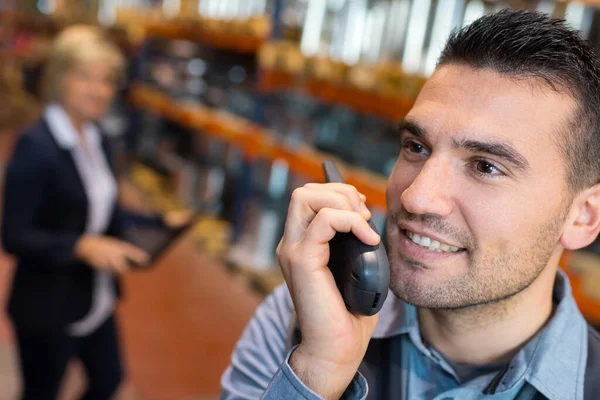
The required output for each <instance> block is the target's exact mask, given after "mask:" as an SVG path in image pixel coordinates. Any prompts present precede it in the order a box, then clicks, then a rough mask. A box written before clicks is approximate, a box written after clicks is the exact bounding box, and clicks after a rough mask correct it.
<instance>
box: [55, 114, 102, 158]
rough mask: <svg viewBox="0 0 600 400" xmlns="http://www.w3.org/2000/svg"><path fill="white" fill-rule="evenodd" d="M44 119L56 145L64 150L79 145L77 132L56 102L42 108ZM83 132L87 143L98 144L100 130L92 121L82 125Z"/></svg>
mask: <svg viewBox="0 0 600 400" xmlns="http://www.w3.org/2000/svg"><path fill="white" fill-rule="evenodd" d="M44 119H45V120H46V122H47V123H48V126H49V127H50V133H52V136H53V137H54V140H55V141H56V143H57V144H58V146H59V147H60V148H62V149H65V150H73V149H74V148H76V147H78V146H79V140H78V133H77V130H76V129H75V127H74V126H73V124H72V123H71V119H70V118H69V116H68V115H67V113H66V112H65V110H64V109H63V108H62V107H61V106H60V105H58V104H50V105H48V106H47V107H46V109H45V110H44ZM83 134H84V137H85V140H86V142H87V143H89V144H91V145H98V144H99V143H100V141H101V136H100V132H99V131H98V128H97V127H96V126H95V125H94V124H93V123H85V124H84V125H83Z"/></svg>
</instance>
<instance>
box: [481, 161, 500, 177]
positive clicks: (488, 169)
mask: <svg viewBox="0 0 600 400" xmlns="http://www.w3.org/2000/svg"><path fill="white" fill-rule="evenodd" d="M477 171H479V172H481V173H482V174H493V173H495V172H498V169H497V168H496V167H494V166H493V165H492V164H490V163H489V162H487V161H479V162H478V163H477Z"/></svg>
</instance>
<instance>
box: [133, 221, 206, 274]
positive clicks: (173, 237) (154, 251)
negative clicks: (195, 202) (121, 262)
mask: <svg viewBox="0 0 600 400" xmlns="http://www.w3.org/2000/svg"><path fill="white" fill-rule="evenodd" d="M201 215H202V212H201V211H195V212H194V213H193V214H192V217H191V218H190V221H189V222H188V223H187V224H185V225H183V226H182V227H180V228H177V229H173V228H169V227H168V226H158V227H157V226H133V227H131V228H128V229H125V231H124V232H123V234H122V235H121V239H122V240H124V241H126V242H128V243H131V244H133V245H134V246H136V247H139V248H140V249H142V250H144V251H145V252H146V253H147V254H148V255H149V256H150V259H149V261H148V263H146V264H138V263H136V262H134V261H132V260H128V263H129V266H130V268H132V269H141V270H143V269H149V268H151V266H152V265H153V264H154V263H155V262H156V261H157V260H158V259H159V258H160V257H162V256H163V255H164V254H165V253H166V252H167V251H168V250H169V249H170V247H171V245H172V244H173V243H175V242H176V241H177V240H179V239H180V238H181V237H182V236H183V235H184V234H185V233H187V232H188V231H189V229H190V228H192V227H193V226H194V225H196V223H197V222H198V220H199V219H200V216H201Z"/></svg>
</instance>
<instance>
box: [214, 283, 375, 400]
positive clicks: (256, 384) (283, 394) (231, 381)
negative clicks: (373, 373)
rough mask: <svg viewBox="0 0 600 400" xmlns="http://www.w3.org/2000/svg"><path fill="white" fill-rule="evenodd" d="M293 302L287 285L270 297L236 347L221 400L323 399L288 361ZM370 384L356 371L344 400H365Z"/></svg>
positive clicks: (227, 370)
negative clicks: (302, 379)
mask: <svg viewBox="0 0 600 400" xmlns="http://www.w3.org/2000/svg"><path fill="white" fill-rule="evenodd" d="M292 316H293V303H292V300H291V297H290V294H289V291H288V289H287V286H285V285H281V286H279V287H278V288H277V289H275V290H274V292H273V293H272V294H271V295H270V296H269V297H267V299H266V300H265V301H264V302H263V304H262V305H261V306H260V307H259V308H258V310H257V311H256V313H255V315H254V317H253V318H252V320H251V321H250V323H249V324H248V326H247V327H246V329H245V330H244V333H243V334H242V336H241V338H240V340H239V341H238V343H237V344H236V346H235V349H234V351H233V354H232V357H231V364H230V365H229V366H228V367H227V369H226V371H225V373H224V374H223V377H222V378H221V389H222V391H221V397H220V399H221V400H257V399H262V400H275V399H277V400H280V399H286V400H288V399H289V400H295V399H298V400H313V399H314V400H317V399H321V398H322V397H320V396H318V395H317V394H316V393H314V392H313V391H312V390H310V389H309V388H308V387H307V386H306V385H304V383H302V381H301V380H300V379H299V378H298V377H297V376H296V374H295V373H294V371H293V370H292V369H291V367H290V365H289V363H288V360H289V357H290V355H291V354H292V352H293V351H294V349H295V347H294V348H291V349H289V348H288V343H289V340H288V335H289V334H291V329H290V324H291V323H292ZM367 391H368V387H367V382H366V380H365V378H364V377H363V376H362V375H361V374H360V373H359V372H357V373H356V375H355V377H354V379H353V380H352V382H351V383H350V385H349V386H348V389H347V390H346V392H345V393H344V395H343V396H342V399H344V400H363V399H366V396H367Z"/></svg>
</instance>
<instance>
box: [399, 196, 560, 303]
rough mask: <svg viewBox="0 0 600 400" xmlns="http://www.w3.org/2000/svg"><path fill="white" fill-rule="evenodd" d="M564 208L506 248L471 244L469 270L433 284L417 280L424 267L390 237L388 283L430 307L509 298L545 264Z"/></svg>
mask: <svg viewBox="0 0 600 400" xmlns="http://www.w3.org/2000/svg"><path fill="white" fill-rule="evenodd" d="M567 211H568V210H567V207H566V206H565V207H562V210H561V212H560V213H557V215H555V217H554V218H553V219H552V220H550V221H547V223H546V224H544V225H543V226H541V227H539V228H538V229H537V230H536V232H535V234H533V235H531V237H533V239H532V240H531V241H530V242H529V243H526V244H524V245H522V246H520V247H519V248H517V249H513V250H512V251H510V252H509V250H508V249H499V250H496V252H495V254H483V251H484V249H479V248H477V247H476V246H474V245H472V249H469V251H468V252H467V253H466V257H467V260H468V261H467V264H468V265H467V273H465V274H460V275H456V276H453V277H452V278H449V279H447V280H445V281H441V282H438V283H435V284H424V283H422V282H420V277H419V273H420V272H419V269H421V268H425V267H423V266H422V265H421V264H420V263H418V262H417V261H415V260H410V259H407V258H405V257H403V256H401V255H400V254H398V252H397V251H394V248H395V246H394V244H393V243H389V248H390V267H391V271H390V272H391V276H390V288H391V290H392V292H393V293H394V294H395V295H396V296H397V297H398V298H400V299H402V300H404V301H405V302H407V303H409V304H413V305H415V306H417V307H422V308H429V309H448V310H458V309H465V308H469V307H477V306H483V305H486V304H491V303H498V302H501V301H503V300H506V299H509V298H511V297H513V296H515V295H517V294H518V293H521V292H522V291H524V290H525V289H527V288H528V287H529V286H530V285H531V284H532V283H533V282H534V281H535V280H536V279H537V278H538V277H539V275H540V274H541V273H542V271H543V270H544V269H545V268H546V266H547V265H548V261H549V260H550V258H551V256H552V254H553V253H554V250H555V248H556V244H557V241H558V238H559V236H560V230H561V227H562V224H563V222H564V220H565V218H566V213H567ZM402 213H403V212H401V213H400V214H402ZM404 213H405V212H404ZM404 215H406V213H405V214H404ZM410 218H411V219H413V220H414V219H419V218H420V217H419V216H411V217H410ZM392 219H393V218H392ZM393 220H394V221H395V219H393ZM425 222H426V223H425V226H431V225H434V226H442V225H443V222H439V221H438V222H435V223H427V221H425ZM471 242H472V241H471Z"/></svg>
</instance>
